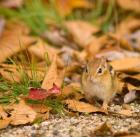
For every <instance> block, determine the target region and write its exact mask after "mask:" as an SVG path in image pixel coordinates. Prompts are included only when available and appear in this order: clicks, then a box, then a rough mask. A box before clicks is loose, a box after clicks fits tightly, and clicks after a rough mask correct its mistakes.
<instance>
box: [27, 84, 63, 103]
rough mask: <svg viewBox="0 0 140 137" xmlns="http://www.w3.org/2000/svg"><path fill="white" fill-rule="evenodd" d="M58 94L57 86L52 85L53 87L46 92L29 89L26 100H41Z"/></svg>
mask: <svg viewBox="0 0 140 137" xmlns="http://www.w3.org/2000/svg"><path fill="white" fill-rule="evenodd" d="M60 93H61V90H60V88H59V87H58V86H57V85H55V84H53V87H52V88H51V89H49V90H48V91H47V90H46V89H42V88H30V90H29V95H28V97H27V98H28V99H32V100H43V99H45V98H47V97H48V96H51V95H59V94H60Z"/></svg>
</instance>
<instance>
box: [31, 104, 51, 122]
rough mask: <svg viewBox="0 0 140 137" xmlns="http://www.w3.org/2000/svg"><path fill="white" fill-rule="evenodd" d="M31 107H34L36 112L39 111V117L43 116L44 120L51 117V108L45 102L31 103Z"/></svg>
mask: <svg viewBox="0 0 140 137" xmlns="http://www.w3.org/2000/svg"><path fill="white" fill-rule="evenodd" d="M31 107H32V108H33V110H35V112H37V116H36V119H37V118H41V119H43V120H46V119H48V118H49V113H50V110H51V108H49V107H47V106H45V105H43V104H35V105H31Z"/></svg>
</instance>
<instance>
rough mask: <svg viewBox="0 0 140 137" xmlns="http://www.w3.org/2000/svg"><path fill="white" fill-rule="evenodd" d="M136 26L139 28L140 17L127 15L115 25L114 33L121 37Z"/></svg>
mask: <svg viewBox="0 0 140 137" xmlns="http://www.w3.org/2000/svg"><path fill="white" fill-rule="evenodd" d="M138 28H140V19H137V18H132V17H129V18H127V19H125V20H123V21H122V22H121V23H120V24H119V25H118V26H117V31H116V35H117V37H118V38H119V39H122V36H125V35H126V34H130V32H132V31H135V30H136V29H138Z"/></svg>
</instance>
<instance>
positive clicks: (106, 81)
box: [82, 58, 119, 110]
mask: <svg viewBox="0 0 140 137" xmlns="http://www.w3.org/2000/svg"><path fill="white" fill-rule="evenodd" d="M118 84H119V81H118V79H117V76H116V73H115V71H114V70H113V68H112V66H111V65H109V63H108V62H107V60H106V59H105V58H100V59H95V60H92V61H90V62H89V63H88V64H87V66H86V69H85V71H84V72H83V75H82V87H83V90H84V94H85V97H86V99H87V100H88V101H89V102H90V103H93V98H94V97H97V98H99V99H100V100H102V101H103V105H102V108H103V109H104V110H107V107H108V103H109V102H110V101H111V100H112V99H113V97H114V96H115V95H116V93H117V92H118V90H119V88H118V87H119V86H118Z"/></svg>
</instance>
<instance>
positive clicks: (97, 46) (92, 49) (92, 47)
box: [85, 36, 106, 58]
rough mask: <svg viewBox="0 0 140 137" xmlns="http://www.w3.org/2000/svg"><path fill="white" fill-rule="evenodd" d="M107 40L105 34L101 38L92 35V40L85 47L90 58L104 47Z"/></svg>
mask: <svg viewBox="0 0 140 137" xmlns="http://www.w3.org/2000/svg"><path fill="white" fill-rule="evenodd" d="M105 41H106V37H104V36H103V37H100V38H97V37H93V36H92V38H91V40H90V42H89V43H88V44H87V46H86V47H85V49H86V51H87V56H88V58H93V57H94V56H96V54H97V53H98V52H99V51H100V50H101V48H102V47H103V45H104V42H105Z"/></svg>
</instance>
